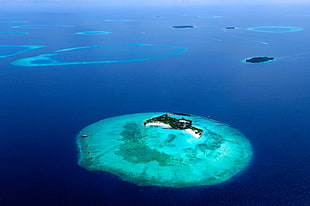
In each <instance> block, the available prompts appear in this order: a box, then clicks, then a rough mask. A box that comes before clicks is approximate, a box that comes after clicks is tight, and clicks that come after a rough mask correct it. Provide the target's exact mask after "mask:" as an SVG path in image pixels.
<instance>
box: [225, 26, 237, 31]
mask: <svg viewBox="0 0 310 206" xmlns="http://www.w3.org/2000/svg"><path fill="white" fill-rule="evenodd" d="M225 29H227V30H233V29H237V27H234V26H226V27H225Z"/></svg>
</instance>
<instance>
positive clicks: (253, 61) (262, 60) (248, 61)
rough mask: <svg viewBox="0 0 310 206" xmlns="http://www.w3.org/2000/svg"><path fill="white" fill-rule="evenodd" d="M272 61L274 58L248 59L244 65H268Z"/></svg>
mask: <svg viewBox="0 0 310 206" xmlns="http://www.w3.org/2000/svg"><path fill="white" fill-rule="evenodd" d="M272 61H274V57H250V58H247V59H245V62H246V63H251V64H260V63H269V62H272Z"/></svg>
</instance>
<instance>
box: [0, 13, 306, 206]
mask: <svg viewBox="0 0 310 206" xmlns="http://www.w3.org/2000/svg"><path fill="white" fill-rule="evenodd" d="M17 9H18V8H17ZM115 11H116V9H113V8H106V9H94V8H90V9H87V8H83V9H82V8H79V9H75V10H72V9H69V8H68V9H66V8H63V9H61V10H60V9H59V8H57V9H48V10H47V9H46V8H45V9H40V8H31V9H29V10H25V11H23V12H20V10H19V11H17V10H16V9H15V8H14V9H11V10H8V9H3V8H2V9H1V15H0V20H3V21H8V19H14V20H15V19H17V20H20V19H22V20H25V21H29V22H27V23H24V24H25V25H73V26H71V27H55V26H53V27H45V28H38V27H36V28H25V27H23V28H13V27H14V26H20V25H21V23H12V24H9V23H1V22H0V24H1V27H0V32H27V33H28V35H19V36H16V35H15V36H13V35H12V36H10V35H8V36H1V39H0V45H17V46H18V45H30V46H35V45H39V46H46V47H44V48H40V49H33V50H29V51H26V52H23V53H18V54H16V55H12V56H8V57H5V58H1V62H0V64H1V69H0V97H1V101H0V125H1V126H0V128H1V138H0V151H1V156H0V162H1V165H0V171H1V176H0V205H10V206H11V205H14V206H15V205H18V206H20V205H31V206H34V205H47V204H49V205H133V204H134V205H206V204H210V205H221V206H222V205H239V206H242V205H244V206H252V205H273V206H274V205H281V206H283V205H290V206H291V205H298V206H299V205H309V202H310V177H309V174H310V162H309V161H310V160H309V152H308V147H309V143H310V142H309V141H310V138H309V135H310V129H309V126H308V125H309V121H310V109H309V103H310V81H309V75H310V70H309V55H310V53H309V41H308V37H309V32H310V26H309V16H307V15H306V14H308V13H307V12H308V9H307V7H300V8H299V7H281V9H279V8H277V7H276V8H272V7H270V8H269V7H268V8H265V7H256V8H255V9H253V8H241V7H240V8H239V7H235V8H232V7H229V8H226V7H217V8H177V9H176V8H136V9H133V8H123V9H119V8H118V9H117V12H115ZM262 14H264V15H262ZM298 14H299V15H298ZM201 16H221V18H201ZM153 17H165V18H153ZM126 19H127V20H134V21H105V20H126ZM173 25H192V26H194V28H193V29H173V28H172V26H173ZM267 25H271V26H274V25H280V26H294V27H302V28H304V30H303V31H298V32H289V33H265V32H254V31H249V30H246V29H247V28H249V27H258V26H267ZM226 26H235V27H237V28H238V29H236V30H225V27H226ZM83 31H109V32H111V33H110V34H108V35H77V34H75V33H76V32H83ZM115 44H152V45H169V46H176V47H182V48H186V49H187V51H186V52H184V53H182V54H178V55H175V56H169V57H166V58H160V59H152V60H147V61H141V62H128V63H114V64H94V65H68V66H67V65H62V66H44V67H43V66H38V67H31V66H30V67H24V66H14V65H12V64H11V63H12V62H13V61H16V60H18V59H23V58H30V57H34V56H37V55H41V54H49V53H51V52H53V51H57V50H60V49H65V48H75V47H87V46H96V45H115ZM14 52H16V51H15V50H14ZM5 53H6V52H5V51H2V48H1V55H5ZM7 53H8V54H12V50H7ZM121 55H122V56H126V54H124V53H122V54H121ZM130 55H131V56H132V55H133V54H128V56H130ZM251 56H273V57H275V58H276V59H277V61H275V62H272V63H269V64H259V65H250V64H242V63H241V62H240V61H241V60H242V59H244V58H247V57H251ZM72 59H73V60H76V59H78V56H76V55H74V56H71V57H70V55H68V56H66V58H65V60H67V61H70V60H72ZM150 111H173V112H182V113H189V114H196V115H200V116H210V117H211V118H213V119H216V120H220V121H221V122H225V123H227V124H229V125H231V126H232V127H234V128H236V129H238V130H239V131H241V132H242V133H243V134H244V135H245V136H246V137H247V138H248V139H249V141H250V142H251V144H252V147H253V152H254V153H253V155H254V158H253V159H252V161H251V163H250V166H249V167H248V168H247V169H246V170H244V171H243V172H242V173H241V174H240V175H238V176H237V177H235V178H233V179H232V180H230V181H228V182H226V183H224V184H221V185H218V186H212V187H200V188H189V189H165V188H157V187H139V186H136V185H134V184H131V183H128V182H124V181H122V180H119V179H118V178H116V177H114V176H112V175H109V174H104V173H99V172H90V171H87V170H85V169H83V168H80V167H79V166H78V165H77V148H76V144H75V141H76V139H75V137H76V135H77V133H78V132H79V131H80V130H81V129H82V128H83V127H85V126H87V125H89V124H91V123H93V122H96V121H98V120H100V119H104V118H107V117H112V116H118V115H123V114H130V113H138V112H150Z"/></svg>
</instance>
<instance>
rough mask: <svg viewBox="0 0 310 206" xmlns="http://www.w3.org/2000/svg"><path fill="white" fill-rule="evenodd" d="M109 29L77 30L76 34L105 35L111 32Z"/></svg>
mask: <svg viewBox="0 0 310 206" xmlns="http://www.w3.org/2000/svg"><path fill="white" fill-rule="evenodd" d="M110 33H111V32H109V31H83V32H76V33H75V34H81V35H104V34H110Z"/></svg>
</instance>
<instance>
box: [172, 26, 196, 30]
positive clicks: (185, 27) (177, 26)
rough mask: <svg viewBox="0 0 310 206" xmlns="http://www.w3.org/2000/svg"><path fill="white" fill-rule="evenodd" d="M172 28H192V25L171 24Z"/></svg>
mask: <svg viewBox="0 0 310 206" xmlns="http://www.w3.org/2000/svg"><path fill="white" fill-rule="evenodd" d="M172 28H174V29H191V28H194V26H190V25H184V26H172Z"/></svg>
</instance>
